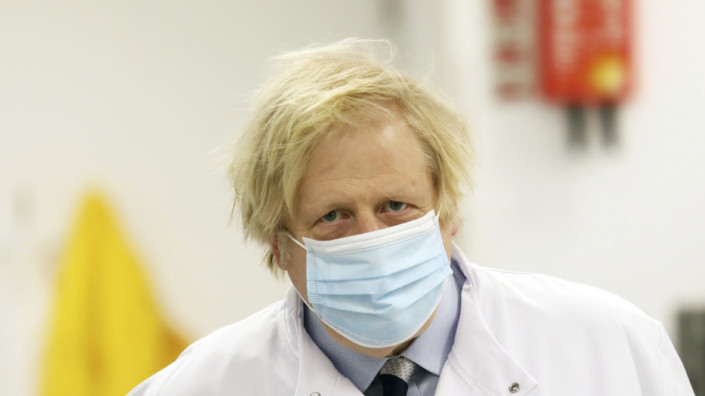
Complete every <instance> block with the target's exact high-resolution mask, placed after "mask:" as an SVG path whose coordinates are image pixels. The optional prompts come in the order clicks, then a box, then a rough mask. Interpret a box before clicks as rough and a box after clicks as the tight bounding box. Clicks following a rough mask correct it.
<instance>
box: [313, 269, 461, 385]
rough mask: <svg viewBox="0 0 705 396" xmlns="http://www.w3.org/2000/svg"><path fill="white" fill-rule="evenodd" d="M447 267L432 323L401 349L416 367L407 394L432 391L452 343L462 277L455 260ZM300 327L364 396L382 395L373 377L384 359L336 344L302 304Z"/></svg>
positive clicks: (458, 312) (378, 381)
mask: <svg viewBox="0 0 705 396" xmlns="http://www.w3.org/2000/svg"><path fill="white" fill-rule="evenodd" d="M451 269H452V270H453V277H452V278H451V280H449V281H448V283H446V288H445V290H444V292H443V297H441V302H440V303H439V305H438V310H437V311H436V316H435V318H434V319H433V322H432V323H431V325H430V326H429V327H428V328H427V329H426V331H424V332H423V333H421V335H419V336H418V337H417V338H416V340H414V342H413V343H412V344H411V345H410V346H409V347H408V348H407V349H406V350H405V351H404V352H402V356H404V357H406V358H408V359H411V360H412V361H414V363H416V364H417V365H418V366H420V367H418V368H417V369H416V371H415V372H414V375H413V376H412V377H411V380H410V381H409V390H408V393H407V394H408V395H413V396H426V395H428V396H431V395H433V394H434V392H435V390H436V385H437V384H438V376H439V375H440V373H441V369H442V368H443V364H444V363H445V361H446V359H447V358H448V354H449V353H450V349H451V348H452V346H453V341H454V340H455V330H456V328H457V326H458V317H459V315H460V292H461V290H462V287H463V284H464V283H465V276H464V275H463V274H462V272H461V271H460V270H459V269H458V268H457V262H456V261H455V259H452V260H451ZM304 327H305V328H306V331H307V332H308V334H309V335H310V336H311V339H312V340H313V342H314V343H315V344H316V345H318V347H319V348H320V349H321V351H323V353H324V354H325V355H326V356H327V357H328V359H330V361H331V362H332V363H333V365H334V366H335V368H336V369H338V371H340V373H341V374H343V375H344V376H345V377H347V378H348V379H350V381H351V382H352V383H353V384H354V385H355V387H357V389H359V390H360V392H364V393H365V395H366V396H378V395H379V396H381V395H382V384H381V382H380V380H379V379H378V378H376V377H377V373H378V372H379V370H380V369H381V368H382V366H383V365H384V363H385V362H386V361H387V358H382V359H376V358H373V357H370V356H367V355H363V354H361V353H357V352H355V351H352V350H350V349H348V348H346V347H344V346H342V345H340V344H338V342H336V341H335V340H334V339H332V338H331V337H330V336H329V335H328V333H327V332H326V330H325V329H324V328H323V325H322V324H321V322H320V321H319V320H318V319H317V318H316V315H315V314H313V313H312V312H311V311H310V310H309V308H308V307H306V306H305V305H304Z"/></svg>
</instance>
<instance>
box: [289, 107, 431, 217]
mask: <svg viewBox="0 0 705 396" xmlns="http://www.w3.org/2000/svg"><path fill="white" fill-rule="evenodd" d="M429 181H430V172H429V170H428V167H427V166H426V161H425V156H424V153H423V149H422V145H421V144H420V142H419V141H418V139H417V137H416V136H415V135H414V134H413V132H412V131H411V129H410V128H409V126H408V125H407V123H406V121H405V120H404V119H403V118H402V117H401V116H400V115H399V114H398V112H393V113H392V115H391V116H390V117H382V118H376V119H373V120H370V121H366V122H360V123H356V124H355V125H339V126H336V127H333V128H331V130H330V131H329V132H328V133H327V134H326V135H325V136H324V137H323V138H322V139H321V140H320V141H319V142H318V144H316V146H315V147H314V149H313V151H312V155H311V158H310V161H309V163H308V168H307V170H306V172H305V174H304V176H303V178H302V180H301V183H300V185H299V191H298V194H297V199H296V201H297V205H296V206H297V207H301V206H306V205H307V204H312V203H315V202H319V201H322V200H323V201H325V200H326V199H329V198H331V196H333V195H336V194H337V195H338V197H337V198H338V199H344V198H345V197H340V196H339V195H345V194H348V195H355V194H356V193H358V192H360V191H357V190H365V189H366V188H368V187H369V188H372V189H373V190H378V191H379V192H380V193H393V192H395V191H396V190H414V191H416V192H417V193H418V192H426V191H427V190H428V192H429V193H431V194H433V193H434V191H433V187H432V184H431V183H430V182H429Z"/></svg>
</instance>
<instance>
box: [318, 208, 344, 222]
mask: <svg viewBox="0 0 705 396" xmlns="http://www.w3.org/2000/svg"><path fill="white" fill-rule="evenodd" d="M338 219H340V212H338V211H337V210H331V211H330V212H328V213H326V214H325V215H323V217H321V221H322V222H324V223H332V222H334V221H336V220H338Z"/></svg>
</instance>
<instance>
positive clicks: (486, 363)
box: [436, 246, 537, 396]
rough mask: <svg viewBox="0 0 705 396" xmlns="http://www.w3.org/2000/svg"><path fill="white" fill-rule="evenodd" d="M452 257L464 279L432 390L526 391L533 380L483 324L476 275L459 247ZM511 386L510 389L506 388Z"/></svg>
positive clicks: (486, 393)
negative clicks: (448, 347)
mask: <svg viewBox="0 0 705 396" xmlns="http://www.w3.org/2000/svg"><path fill="white" fill-rule="evenodd" d="M453 257H455V258H456V259H458V261H459V267H460V269H461V271H462V272H463V274H464V275H465V278H466V281H465V285H464V286H463V292H462V294H461V308H460V319H459V321H458V328H457V330H456V336H455V341H454V344H453V348H452V349H451V351H450V355H449V356H448V360H447V361H446V364H445V366H444V367H443V370H442V371H441V376H440V380H439V382H438V388H437V389H436V394H439V395H445V394H467V395H508V394H511V395H517V396H521V395H527V394H529V393H530V392H531V391H533V390H534V389H535V388H536V387H537V383H536V380H534V378H533V377H532V376H531V375H530V374H529V373H528V372H527V371H526V370H524V369H523V368H522V367H521V366H520V365H519V364H518V363H517V362H516V361H515V360H514V359H513V358H512V357H511V356H510V355H509V354H508V353H507V352H506V351H505V350H504V348H502V346H501V345H500V344H499V342H498V341H497V339H496V338H495V337H494V336H493V335H492V333H491V332H490V331H489V329H488V328H487V326H486V324H485V321H484V319H483V318H482V313H481V312H480V310H479V306H478V304H477V299H476V295H475V286H474V283H475V281H476V276H475V274H474V273H473V270H472V268H471V266H470V265H469V262H468V260H467V259H466V258H465V257H464V255H463V254H462V252H461V251H460V249H458V248H457V247H456V246H454V247H453ZM510 388H511V390H510Z"/></svg>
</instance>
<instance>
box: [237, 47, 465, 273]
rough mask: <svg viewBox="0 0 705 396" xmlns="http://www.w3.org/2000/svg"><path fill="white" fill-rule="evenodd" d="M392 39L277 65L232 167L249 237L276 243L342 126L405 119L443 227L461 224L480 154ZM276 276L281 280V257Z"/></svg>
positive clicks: (291, 56) (297, 56)
mask: <svg viewBox="0 0 705 396" xmlns="http://www.w3.org/2000/svg"><path fill="white" fill-rule="evenodd" d="M393 59H394V49H393V47H392V45H391V44H390V43H389V42H388V41H383V40H360V39H347V40H343V41H340V42H337V43H333V44H330V45H326V46H322V47H315V48H307V49H304V50H301V51H297V52H291V53H287V54H284V55H282V56H280V57H278V58H275V62H276V65H277V66H278V68H277V70H276V73H275V74H274V76H273V77H272V78H271V79H270V80H269V81H268V82H267V83H266V84H265V85H264V86H263V87H262V88H261V89H260V91H259V92H258V93H257V95H256V96H255V99H254V101H253V109H252V118H251V120H250V121H249V124H248V125H247V126H246V127H245V129H244V131H243V133H242V135H241V136H240V138H239V139H238V141H237V142H236V148H235V151H234V152H233V153H232V160H231V162H230V166H229V175H230V178H231V180H232V183H233V190H234V193H235V200H234V204H233V208H234V209H235V208H237V209H239V214H240V218H241V221H242V226H243V229H244V232H245V237H246V238H247V239H254V240H256V241H257V242H260V243H262V244H265V245H268V244H269V243H270V242H271V241H272V239H273V238H275V237H276V235H277V234H278V233H280V232H282V231H283V230H284V229H283V221H284V219H285V218H286V217H287V216H292V215H293V213H294V208H295V200H296V196H297V191H298V187H299V183H300V181H301V179H302V178H303V176H304V175H305V173H306V170H307V167H308V161H309V159H310V158H311V154H312V151H313V149H314V147H315V146H316V144H317V143H318V142H319V140H320V139H321V138H322V137H323V136H324V135H325V134H326V133H329V132H330V130H331V129H332V127H333V126H340V125H344V124H347V125H355V124H358V123H360V122H365V121H373V120H376V119H379V118H381V117H388V116H391V114H392V112H393V111H398V112H399V114H400V115H401V116H402V118H403V119H404V120H405V121H406V122H407V124H408V125H409V127H410V129H411V131H412V132H413V133H414V135H415V136H416V137H417V138H418V139H419V142H420V143H421V145H422V147H423V150H424V154H425V156H426V162H427V164H428V167H429V171H430V172H431V174H432V176H433V181H434V186H435V188H436V192H437V193H438V199H439V206H440V208H441V222H443V223H444V224H446V223H445V222H448V221H455V219H456V217H457V206H456V204H457V203H458V202H459V201H460V199H461V197H462V187H463V185H467V184H468V183H469V174H468V171H467V166H468V164H469V163H470V161H471V159H472V149H471V145H470V141H469V138H468V131H467V126H466V124H465V121H464V120H463V118H462V117H461V116H460V115H459V114H458V113H457V112H455V111H454V110H453V109H452V107H451V106H449V105H448V104H447V103H446V102H445V101H444V100H442V99H441V98H440V97H439V96H437V95H435V94H433V93H432V92H431V91H430V90H429V89H428V88H426V87H424V86H423V85H422V83H421V82H420V81H417V80H415V79H412V78H411V77H409V76H407V75H405V74H403V73H402V72H400V71H399V70H398V69H396V68H395V67H394V66H393ZM265 260H266V264H267V266H268V268H269V269H270V270H271V271H272V272H273V273H275V274H280V271H281V270H279V268H278V267H277V265H276V262H275V259H274V256H273V254H272V252H271V250H269V251H268V252H267V256H266V259H265Z"/></svg>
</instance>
